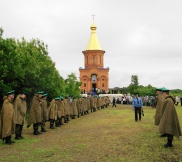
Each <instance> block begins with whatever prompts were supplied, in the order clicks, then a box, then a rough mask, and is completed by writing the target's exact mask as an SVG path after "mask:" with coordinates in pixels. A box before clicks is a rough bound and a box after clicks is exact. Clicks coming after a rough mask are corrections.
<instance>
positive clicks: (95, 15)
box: [91, 14, 96, 22]
mask: <svg viewBox="0 0 182 162" xmlns="http://www.w3.org/2000/svg"><path fill="white" fill-rule="evenodd" d="M91 16H93V22H94V16H96V15H94V14H93V15H91Z"/></svg>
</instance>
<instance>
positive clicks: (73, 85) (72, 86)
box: [65, 73, 81, 98]
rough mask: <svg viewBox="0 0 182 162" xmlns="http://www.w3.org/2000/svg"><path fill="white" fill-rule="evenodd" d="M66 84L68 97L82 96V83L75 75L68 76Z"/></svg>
mask: <svg viewBox="0 0 182 162" xmlns="http://www.w3.org/2000/svg"><path fill="white" fill-rule="evenodd" d="M65 83H66V89H65V91H66V94H65V95H66V96H73V97H76V98H77V97H79V96H80V94H81V90H80V85H81V82H79V81H78V80H77V78H76V76H75V74H74V73H71V74H70V75H68V77H67V79H66V80H65Z"/></svg>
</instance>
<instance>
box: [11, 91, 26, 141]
mask: <svg viewBox="0 0 182 162" xmlns="http://www.w3.org/2000/svg"><path fill="white" fill-rule="evenodd" d="M27 95H28V93H27V92H25V91H23V92H22V93H21V94H19V95H18V96H17V97H16V99H15V102H14V122H15V139H16V140H20V139H23V136H22V130H23V125H24V124H25V123H24V121H25V116H26V110H27V104H26V96H27Z"/></svg>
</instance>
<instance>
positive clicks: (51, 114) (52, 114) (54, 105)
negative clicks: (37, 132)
mask: <svg viewBox="0 0 182 162" xmlns="http://www.w3.org/2000/svg"><path fill="white" fill-rule="evenodd" d="M59 100H60V97H56V98H55V99H52V101H51V103H50V106H49V108H48V110H47V111H48V118H49V121H50V129H55V124H56V123H57V112H58V104H59Z"/></svg>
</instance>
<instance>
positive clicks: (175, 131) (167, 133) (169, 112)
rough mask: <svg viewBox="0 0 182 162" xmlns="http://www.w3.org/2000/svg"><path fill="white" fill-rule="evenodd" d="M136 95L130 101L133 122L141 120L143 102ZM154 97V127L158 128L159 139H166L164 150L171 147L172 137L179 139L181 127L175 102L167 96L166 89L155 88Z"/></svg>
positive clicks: (167, 91)
mask: <svg viewBox="0 0 182 162" xmlns="http://www.w3.org/2000/svg"><path fill="white" fill-rule="evenodd" d="M138 95H139V94H138V93H135V97H134V98H133V101H132V109H133V111H134V112H135V121H138V120H139V121H140V120H141V113H142V111H143V101H142V98H141V97H139V96H138ZM156 95H157V96H156V101H155V104H156V105H155V106H156V113H155V117H154V118H155V125H157V126H159V132H160V133H161V135H160V137H167V143H166V144H165V145H164V148H168V147H172V146H173V145H172V142H173V137H174V136H175V137H177V138H179V136H181V127H180V123H179V119H178V115H177V112H176V108H175V105H176V100H175V98H174V97H172V96H170V95H169V90H168V89H166V88H157V89H156Z"/></svg>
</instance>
